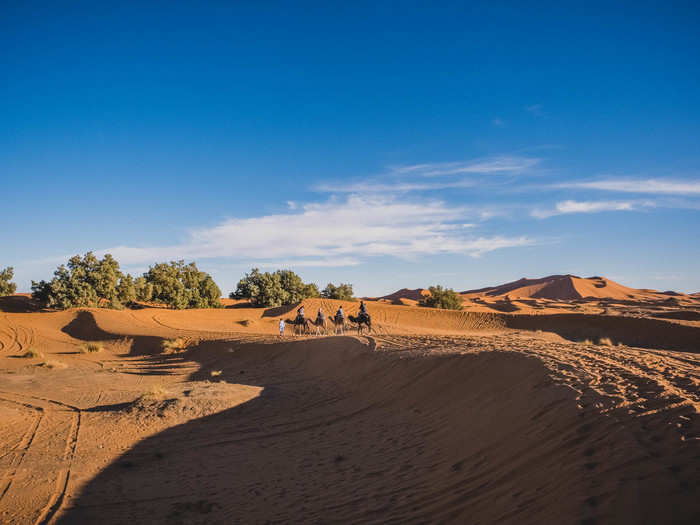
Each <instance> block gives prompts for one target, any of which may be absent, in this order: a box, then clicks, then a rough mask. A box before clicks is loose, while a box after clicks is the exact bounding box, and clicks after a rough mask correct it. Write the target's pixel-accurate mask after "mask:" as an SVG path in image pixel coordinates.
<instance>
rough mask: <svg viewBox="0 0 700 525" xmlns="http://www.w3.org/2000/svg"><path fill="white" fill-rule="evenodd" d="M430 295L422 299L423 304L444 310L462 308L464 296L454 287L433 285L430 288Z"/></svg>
mask: <svg viewBox="0 0 700 525" xmlns="http://www.w3.org/2000/svg"><path fill="white" fill-rule="evenodd" d="M428 290H429V291H430V295H428V296H426V297H425V298H424V299H422V300H421V301H420V303H419V304H420V305H421V306H428V307H430V308H441V309H443V310H461V309H462V298H461V297H460V296H459V294H458V293H457V292H455V291H454V290H453V289H452V288H443V287H442V286H439V285H438V286H431V287H430V288H428Z"/></svg>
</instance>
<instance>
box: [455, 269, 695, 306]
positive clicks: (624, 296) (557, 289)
mask: <svg viewBox="0 0 700 525" xmlns="http://www.w3.org/2000/svg"><path fill="white" fill-rule="evenodd" d="M462 294H464V295H466V296H467V297H479V296H488V297H496V296H505V295H508V296H510V297H525V298H535V299H538V298H540V299H553V300H572V299H583V298H587V297H592V298H607V299H620V300H630V299H631V300H640V299H641V300H644V299H648V298H650V297H658V296H661V295H670V294H675V292H663V293H661V292H657V291H655V290H646V289H643V290H640V289H635V288H628V287H626V286H622V285H621V284H618V283H616V282H614V281H611V280H610V279H606V278H605V277H588V278H585V279H583V278H581V277H577V276H575V275H550V276H549V277H543V278H541V279H526V278H522V279H519V280H517V281H514V282H511V283H506V284H502V285H499V286H492V287H487V288H480V289H478V290H467V291H465V292H462ZM677 295H682V294H677Z"/></svg>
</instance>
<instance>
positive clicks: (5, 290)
mask: <svg viewBox="0 0 700 525" xmlns="http://www.w3.org/2000/svg"><path fill="white" fill-rule="evenodd" d="M14 276H15V270H14V268H12V266H8V267H7V268H5V269H4V270H0V295H12V294H13V293H15V292H16V291H17V285H16V284H15V283H13V282H11V281H12V278H13V277H14Z"/></svg>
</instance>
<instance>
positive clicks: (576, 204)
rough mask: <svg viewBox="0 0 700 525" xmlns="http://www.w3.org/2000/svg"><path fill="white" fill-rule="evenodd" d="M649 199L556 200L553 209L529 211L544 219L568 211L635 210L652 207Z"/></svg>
mask: <svg viewBox="0 0 700 525" xmlns="http://www.w3.org/2000/svg"><path fill="white" fill-rule="evenodd" d="M652 206H654V203H653V202H651V201H641V202H636V201H573V200H568V201H562V202H558V203H557V204H556V205H555V206H554V208H553V209H549V210H543V209H535V210H532V212H531V213H530V214H531V215H532V216H533V217H536V218H538V219H546V218H548V217H554V216H555V215H565V214H570V213H599V212H603V211H635V210H640V209H642V208H645V207H652Z"/></svg>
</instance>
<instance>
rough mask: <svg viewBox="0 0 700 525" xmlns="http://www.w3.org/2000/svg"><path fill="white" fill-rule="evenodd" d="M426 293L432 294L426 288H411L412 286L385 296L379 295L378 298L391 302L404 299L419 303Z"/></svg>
mask: <svg viewBox="0 0 700 525" xmlns="http://www.w3.org/2000/svg"><path fill="white" fill-rule="evenodd" d="M426 295H430V292H429V291H428V290H426V289H425V288H416V289H414V290H411V289H410V288H401V289H400V290H397V291H396V292H394V293H391V294H389V295H384V296H383V297H378V298H377V300H385V301H388V302H391V303H395V304H396V303H398V302H399V301H402V300H407V301H413V302H414V303H417V302H418V301H420V300H421V299H423V297H425V296H426Z"/></svg>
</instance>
